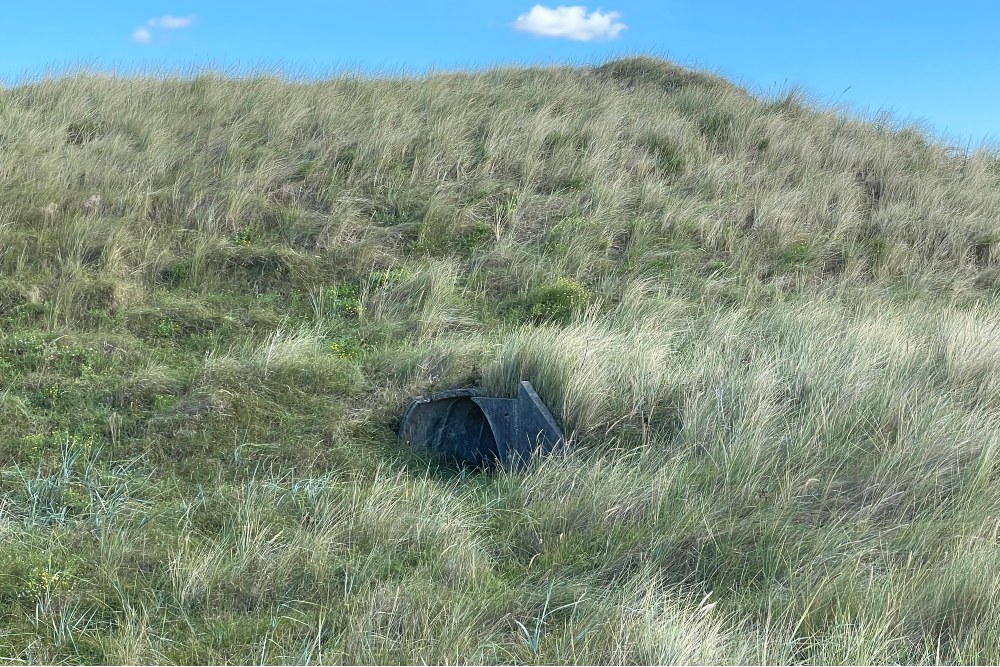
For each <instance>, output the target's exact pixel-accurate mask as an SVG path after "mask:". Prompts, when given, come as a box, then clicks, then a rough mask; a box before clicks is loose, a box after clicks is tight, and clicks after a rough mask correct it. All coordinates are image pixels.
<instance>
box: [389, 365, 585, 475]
mask: <svg viewBox="0 0 1000 667" xmlns="http://www.w3.org/2000/svg"><path fill="white" fill-rule="evenodd" d="M399 437H400V439H402V440H403V441H404V442H407V443H409V444H410V445H413V446H414V447H422V448H427V449H429V450H431V451H433V452H434V453H436V454H438V455H441V456H442V457H444V458H447V459H449V460H452V461H455V462H459V463H464V464H468V465H471V466H474V467H481V468H488V467H493V466H503V467H510V468H520V467H524V466H525V465H527V464H528V463H529V462H530V461H531V460H532V458H534V457H536V456H539V455H542V454H546V453H548V452H550V451H552V450H553V449H555V448H556V447H559V446H560V445H562V444H563V443H564V442H565V436H564V435H563V432H562V429H560V428H559V425H558V424H557V423H556V420H555V418H553V416H552V413H551V412H549V409H548V408H547V407H546V406H545V404H544V403H542V400H541V399H540V398H539V397H538V394H537V393H535V390H534V388H533V387H532V386H531V383H530V382H527V381H522V382H521V383H520V384H519V385H518V391H517V396H516V397H515V398H495V397H491V396H484V395H482V394H481V393H480V392H479V390H477V389H452V390H449V391H443V392H439V393H436V394H431V395H430V396H426V397H419V398H415V399H413V401H412V402H411V403H410V405H409V407H408V408H407V409H406V412H404V413H403V419H402V421H401V422H400V425H399Z"/></svg>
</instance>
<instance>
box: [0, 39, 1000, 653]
mask: <svg viewBox="0 0 1000 667" xmlns="http://www.w3.org/2000/svg"><path fill="white" fill-rule="evenodd" d="M998 244H1000V158H998V156H997V154H996V153H995V152H994V151H991V150H987V149H983V150H979V151H975V152H970V151H965V152H957V151H954V150H951V149H949V148H948V147H945V146H942V145H940V144H938V143H936V142H934V141H932V140H930V139H928V138H927V137H926V136H924V135H923V134H922V133H921V131H920V130H919V129H918V128H910V127H903V126H898V125H893V124H891V123H887V122H885V121H884V120H882V121H879V122H870V121H867V120H865V119H861V118H856V117H852V116H849V115H846V114H844V113H841V112H839V111H837V110H829V109H823V108H817V107H815V106H814V105H812V104H811V103H810V102H809V101H808V100H806V99H803V98H802V97H801V96H798V95H796V94H789V95H787V96H783V97H779V98H775V99H761V98H758V97H754V96H752V95H750V94H748V93H747V92H745V91H743V90H740V89H738V88H737V87H735V86H732V85H730V84H728V83H726V82H724V81H722V80H720V79H717V78H714V77H711V76H708V75H705V74H702V73H699V72H693V71H689V70H686V69H682V68H678V67H675V66H674V65H671V64H669V63H667V62H662V61H657V60H651V59H644V58H639V59H626V60H619V61H614V62H611V63H608V64H606V65H604V66H601V67H597V68H551V69H497V70H489V71H484V72H479V73H474V74H433V75H428V76H426V77H420V78H396V79H392V78H390V79H366V78H362V77H351V76H344V77H340V78H335V79H331V80H329V81H320V82H314V83H301V82H298V83H296V82H289V81H286V80H282V79H280V78H277V77H271V76H259V77H244V78H239V79H234V78H226V77H224V76H220V75H214V74H211V73H204V74H197V75H194V76H191V77H188V78H169V77H113V76H94V75H84V74H81V75H66V76H62V77H57V78H47V79H43V80H39V81H35V82H32V83H25V84H21V85H18V86H16V87H13V88H7V89H3V90H0V489H2V493H0V660H2V661H3V662H9V663H39V662H41V663H140V664H147V663H306V662H308V663H399V662H402V663H426V662H430V663H483V662H485V663H586V664H592V663H602V664H604V663H657V664H661V663H760V662H764V663H826V664H829V663H900V662H905V663H996V662H998V661H1000V614H998V611H1000V599H998V598H1000V593H998V592H997V591H998V590H1000V486H998V482H1000V458H998V449H1000V398H998V397H1000V306H998V299H997V295H998V292H1000V289H998V288H1000V282H998V281H1000V245H998ZM520 379H527V380H530V381H531V382H532V383H533V384H534V386H535V387H536V389H538V391H539V393H540V395H541V396H542V398H543V399H544V400H545V401H546V402H547V403H548V404H549V405H550V406H551V407H552V409H553V412H554V414H555V415H556V417H557V418H558V419H559V421H560V422H561V424H562V425H563V427H564V428H565V430H566V432H567V433H568V434H569V435H570V437H571V447H570V448H569V451H568V452H567V453H565V454H564V455H560V456H557V457H551V458H548V459H546V460H544V461H540V462H538V464H537V465H535V466H533V467H532V468H531V469H530V470H529V471H527V472H524V473H505V472H486V473H483V472H477V471H470V470H456V469H453V468H449V467H447V466H444V465H442V464H441V463H440V462H438V461H435V460H431V459H428V458H426V457H423V456H422V455H420V454H418V453H414V452H411V451H409V450H408V449H406V448H405V447H404V446H402V445H401V444H400V443H399V442H397V440H396V438H395V436H394V430H395V426H396V420H397V419H398V416H399V414H400V412H401V410H402V409H403V408H404V406H405V405H406V402H407V400H408V399H409V397H411V396H413V395H417V394H422V393H427V392H429V391H435V390H440V389H445V388H450V387H456V386H469V385H479V386H482V387H485V388H486V389H488V390H490V391H495V392H497V393H498V394H506V393H510V392H512V391H513V390H514V388H515V386H516V382H517V381H518V380H520Z"/></svg>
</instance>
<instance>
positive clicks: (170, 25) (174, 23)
mask: <svg viewBox="0 0 1000 667" xmlns="http://www.w3.org/2000/svg"><path fill="white" fill-rule="evenodd" d="M193 23H194V16H170V15H169V14H164V15H163V16H154V17H153V18H151V19H149V20H148V21H146V24H145V25H141V26H139V27H138V28H136V29H135V30H133V31H132V41H133V42H136V43H137V44H149V43H150V42H152V41H153V30H151V28H154V29H156V30H177V29H178V28H189V27H191V25H192V24H193Z"/></svg>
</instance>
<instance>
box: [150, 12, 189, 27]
mask: <svg viewBox="0 0 1000 667" xmlns="http://www.w3.org/2000/svg"><path fill="white" fill-rule="evenodd" d="M192 23H194V17H193V16H170V15H169V14H167V15H164V16H157V17H155V18H151V19H149V21H147V22H146V24H147V25H149V26H150V27H152V28H166V29H168V30H173V29H175V28H187V27H188V26H190V25H191V24H192Z"/></svg>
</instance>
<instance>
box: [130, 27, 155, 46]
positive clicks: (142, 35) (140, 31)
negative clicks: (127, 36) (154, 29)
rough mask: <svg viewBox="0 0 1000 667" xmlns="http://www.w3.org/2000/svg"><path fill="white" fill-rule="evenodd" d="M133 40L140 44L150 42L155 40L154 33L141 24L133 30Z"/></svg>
mask: <svg viewBox="0 0 1000 667" xmlns="http://www.w3.org/2000/svg"><path fill="white" fill-rule="evenodd" d="M132 41H133V42H136V43H138V44H149V43H150V42H151V41H153V33H151V32H150V31H148V30H146V29H145V28H143V27H141V26H140V27H138V28H136V29H135V30H133V31H132Z"/></svg>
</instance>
